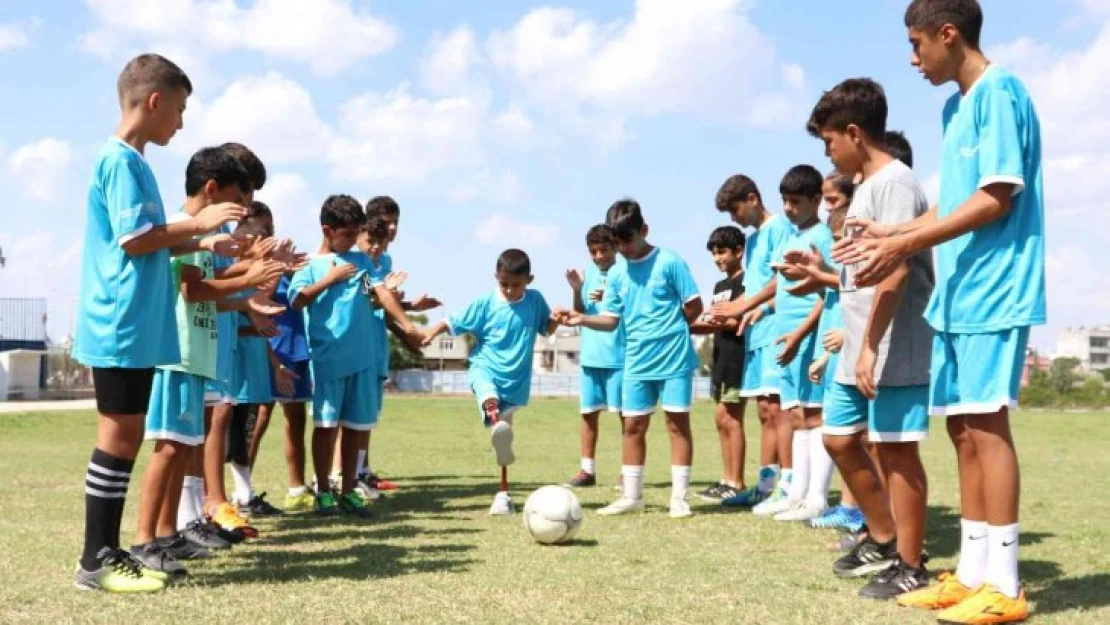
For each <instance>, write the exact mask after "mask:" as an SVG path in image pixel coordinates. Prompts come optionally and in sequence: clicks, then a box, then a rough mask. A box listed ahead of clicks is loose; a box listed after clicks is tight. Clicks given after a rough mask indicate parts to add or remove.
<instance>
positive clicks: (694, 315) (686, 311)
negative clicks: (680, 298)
mask: <svg viewBox="0 0 1110 625" xmlns="http://www.w3.org/2000/svg"><path fill="white" fill-rule="evenodd" d="M703 312H705V305H704V304H703V303H702V301H701V297H700V296H698V297H694V298H692V299H690V301H688V302H686V303H685V304H683V305H682V314H683V315H684V316H685V317H686V323H687V324H689V325H691V326H692V325H694V324H695V323H697V320H698V317H701V314H702V313H703Z"/></svg>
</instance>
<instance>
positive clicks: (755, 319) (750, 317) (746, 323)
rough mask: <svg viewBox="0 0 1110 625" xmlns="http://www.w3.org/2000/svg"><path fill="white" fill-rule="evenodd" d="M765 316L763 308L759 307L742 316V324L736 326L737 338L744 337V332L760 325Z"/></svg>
mask: <svg viewBox="0 0 1110 625" xmlns="http://www.w3.org/2000/svg"><path fill="white" fill-rule="evenodd" d="M736 301H739V300H736ZM764 314H765V313H764V312H763V307H762V306H758V307H756V308H754V309H752V310H749V311H748V312H746V313H744V314H743V315H741V317H740V323H739V324H738V325H737V326H736V336H744V330H747V329H748V328H749V327H751V326H754V325H755V324H757V323H759V321H760V320H761V319H763V315H764Z"/></svg>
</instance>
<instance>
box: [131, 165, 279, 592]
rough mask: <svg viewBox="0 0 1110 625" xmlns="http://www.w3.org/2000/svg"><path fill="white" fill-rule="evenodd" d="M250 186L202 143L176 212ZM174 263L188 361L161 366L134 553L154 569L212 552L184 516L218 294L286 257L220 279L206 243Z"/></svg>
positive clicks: (255, 279) (268, 272)
mask: <svg viewBox="0 0 1110 625" xmlns="http://www.w3.org/2000/svg"><path fill="white" fill-rule="evenodd" d="M249 189H250V181H249V179H248V178H247V173H246V170H244V169H243V167H242V166H241V165H239V163H237V162H236V161H235V160H234V159H233V158H231V157H230V156H228V155H227V153H225V152H224V151H223V150H221V149H220V148H206V149H203V150H200V151H199V152H197V153H196V154H194V155H193V157H192V158H191V159H190V160H189V164H188V166H187V167H186V170H185V193H186V195H187V196H188V199H187V200H186V202H185V206H184V208H183V210H182V212H181V213H180V215H176V216H175V217H180V218H183V219H189V218H192V217H194V216H196V215H197V214H199V213H200V211H201V210H203V209H204V208H205V207H207V206H211V205H213V204H218V203H221V202H232V203H235V204H241V203H243V202H245V197H246V194H247V193H248V192H249ZM175 221H176V219H175ZM173 267H174V271H175V275H176V284H177V288H178V296H177V306H176V309H177V312H176V317H177V328H178V334H177V336H178V340H179V343H180V351H181V361H180V363H179V364H177V365H171V366H165V367H158V368H157V369H156V370H155V374H154V383H153V391H152V393H151V398H150V406H149V408H148V409H147V416H146V436H145V437H146V439H147V440H153V441H155V445H154V453H153V454H152V456H151V460H150V462H149V463H148V464H147V467H146V471H145V473H144V474H143V483H142V492H141V495H140V499H139V522H138V531H137V532H136V537H135V544H134V545H133V546H132V548H131V554H132V555H133V556H134V557H135V559H137V560H139V561H140V562H142V563H143V565H144V566H145V567H147V568H148V569H150V570H153V571H156V572H160V573H163V574H165V575H183V574H184V573H185V569H184V567H182V566H181V564H180V563H179V562H178V560H182V559H191V558H196V557H205V556H206V555H207V552H206V551H205V550H204V549H203V548H201V547H200V546H198V545H194V544H191V543H189V542H188V541H186V540H185V539H184V538H183V537H181V536H180V535H179V534H178V532H177V526H176V524H177V511H178V504H179V502H180V499H181V487H182V479H183V477H184V474H185V468H186V465H187V463H188V462H189V461H190V460H191V459H192V451H193V448H194V447H195V446H197V445H199V444H201V443H202V442H204V387H205V381H206V380H210V379H212V378H214V377H215V375H216V301H215V300H216V299H218V298H220V297H224V296H226V295H230V294H231V293H234V292H236V291H239V290H243V289H245V288H249V287H251V286H254V285H257V284H261V283H263V282H265V281H266V280H269V279H270V278H271V277H273V276H275V275H280V273H281V271H282V264H281V263H279V262H277V261H267V262H266V263H256V264H254V265H252V267H251V269H250V271H248V272H247V273H246V274H244V275H242V276H240V277H237V278H231V279H226V280H217V279H215V272H214V269H213V262H212V254H211V252H208V251H204V250H200V251H197V252H194V253H192V254H188V255H184V256H179V257H177V258H175V259H174V260H173Z"/></svg>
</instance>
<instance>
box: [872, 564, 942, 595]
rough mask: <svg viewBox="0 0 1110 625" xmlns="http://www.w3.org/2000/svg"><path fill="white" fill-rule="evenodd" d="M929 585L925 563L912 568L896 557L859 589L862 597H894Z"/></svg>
mask: <svg viewBox="0 0 1110 625" xmlns="http://www.w3.org/2000/svg"><path fill="white" fill-rule="evenodd" d="M928 585H929V573H928V571H926V570H925V565H924V564H922V565H921V566H919V567H917V568H914V567H912V566H910V565H908V564H906V563H905V562H904V561H903V560H902V558H898V559H897V560H896V561H895V562H894V564H891V565H890V566H888V567H887V568H885V569H883V570H882V571H879V574H878V575H876V576H875V579H873V580H871V581H870V582H868V583H867V585H866V586H864V587H863V588H860V589H859V596H860V597H862V598H864V599H880V600H883V601H885V600H888V599H894V598H896V597H897V596H898V595H901V594H904V593H907V592H913V591H915V590H919V589H921V588H924V587H926V586H928Z"/></svg>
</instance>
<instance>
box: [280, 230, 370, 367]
mask: <svg viewBox="0 0 1110 625" xmlns="http://www.w3.org/2000/svg"><path fill="white" fill-rule="evenodd" d="M333 264H337V265H339V266H342V265H354V266H355V267H356V268H357V271H356V272H355V274H354V275H353V276H351V277H350V278H348V279H347V280H345V281H342V282H338V283H336V284H333V285H331V286H329V287H328V288H327V290H325V291H324V292H323V293H321V294H320V295H319V296H318V297H317V298H316V299H315V301H313V302H312V303H310V304H309V305H308V306H306V307H305V308H304V311H305V327H306V330H307V334H308V350H309V354H310V356H311V358H312V375H313V380H314V381H316V382H329V381H331V380H337V379H339V378H343V377H346V376H348V375H351V374H353V373H358V372H359V371H362V370H364V369H367V368H370V367H374V368H375V370H376V369H377V367H378V366H379V362H380V358H381V355H380V354H379V353H378V351H379V350H380V349H381V348H380V346H379V345H378V339H377V336H376V334H375V329H374V328H375V323H376V320H375V319H374V310H373V306H372V305H371V303H370V291H371V289H372V288H373V287H374V286H375V284H376V283H375V282H374V280H373V278H372V277H371V270H372V267H371V262H370V258H369V257H367V256H366V254H363V253H362V252H359V251H357V250H355V251H350V252H346V253H344V254H321V255H319V256H316V257H314V258H313V259H312V260H310V261H309V263H308V266H307V267H305V268H304V269H301V270H300V271H298V272H297V273H295V274H294V275H293V279H292V280H291V281H290V283H289V299H290V301H295V300H296V299H297V296H299V295H300V293H301V291H303V290H304V289H305V288H306V287H308V286H311V285H313V284H315V283H316V282H319V281H320V279H321V278H323V277H324V276H325V275H326V274H327V273H328V271H330V270H331V268H332V265H333Z"/></svg>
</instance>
